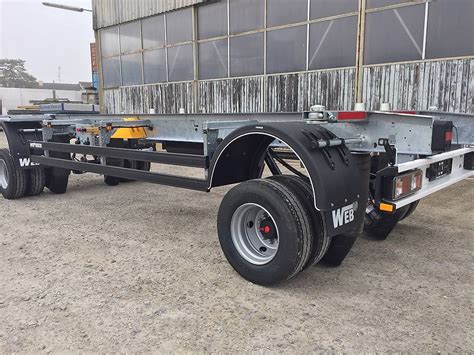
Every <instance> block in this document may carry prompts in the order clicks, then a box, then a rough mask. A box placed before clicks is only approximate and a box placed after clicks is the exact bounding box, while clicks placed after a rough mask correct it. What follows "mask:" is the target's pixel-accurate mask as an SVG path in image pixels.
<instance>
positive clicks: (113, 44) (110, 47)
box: [100, 27, 120, 57]
mask: <svg viewBox="0 0 474 355" xmlns="http://www.w3.org/2000/svg"><path fill="white" fill-rule="evenodd" d="M100 46H101V50H102V56H104V57H110V56H112V55H117V54H119V52H120V49H119V39H118V27H112V28H107V29H105V30H101V31H100Z"/></svg>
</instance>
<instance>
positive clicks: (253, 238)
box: [230, 203, 280, 265]
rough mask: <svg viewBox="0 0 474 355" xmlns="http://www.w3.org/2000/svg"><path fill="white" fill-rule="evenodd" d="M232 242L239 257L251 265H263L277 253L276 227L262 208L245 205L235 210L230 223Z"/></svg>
mask: <svg viewBox="0 0 474 355" xmlns="http://www.w3.org/2000/svg"><path fill="white" fill-rule="evenodd" d="M230 232H231V236H232V242H233V243H234V246H235V248H236V249H237V251H238V252H239V254H240V256H241V257H242V258H244V259H245V260H246V261H248V262H249V263H251V264H253V265H265V264H268V263H269V262H270V261H272V260H273V258H274V257H275V255H276V254H277V252H278V246H279V241H280V238H279V233H278V226H277V224H276V223H275V220H274V218H273V217H272V215H271V214H270V213H269V212H268V211H267V210H266V209H265V208H263V207H262V206H260V205H258V204H255V203H246V204H244V205H242V206H240V207H239V208H237V209H236V210H235V212H234V214H233V215H232V220H231V222H230Z"/></svg>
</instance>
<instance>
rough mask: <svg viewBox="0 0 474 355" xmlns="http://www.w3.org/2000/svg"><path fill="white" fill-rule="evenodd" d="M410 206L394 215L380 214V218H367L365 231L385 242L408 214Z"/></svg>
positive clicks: (400, 209)
mask: <svg viewBox="0 0 474 355" xmlns="http://www.w3.org/2000/svg"><path fill="white" fill-rule="evenodd" d="M409 208H410V205H408V206H404V207H402V208H399V209H398V210H396V211H395V212H394V213H392V214H389V213H384V212H379V216H378V217H379V218H376V219H373V218H371V217H370V216H368V215H366V216H365V224H364V230H365V232H366V233H367V235H368V236H369V237H371V238H374V239H377V240H385V239H387V237H388V236H389V234H390V233H391V232H392V231H393V229H394V228H395V226H396V225H397V223H398V222H399V221H400V220H401V219H402V218H403V217H404V216H405V215H406V214H407V212H408V209H409Z"/></svg>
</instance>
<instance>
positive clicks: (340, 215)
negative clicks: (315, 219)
mask: <svg viewBox="0 0 474 355" xmlns="http://www.w3.org/2000/svg"><path fill="white" fill-rule="evenodd" d="M354 212H355V210H354V204H350V205H348V206H345V207H341V208H338V209H337V210H334V211H332V223H333V225H334V228H339V227H341V226H343V225H345V224H348V223H351V222H353V221H354V218H355V217H354Z"/></svg>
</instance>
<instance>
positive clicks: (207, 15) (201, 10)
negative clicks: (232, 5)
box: [197, 0, 227, 39]
mask: <svg viewBox="0 0 474 355" xmlns="http://www.w3.org/2000/svg"><path fill="white" fill-rule="evenodd" d="M197 11H198V36H199V39H206V38H212V37H220V36H226V35H227V0H220V1H218V2H215V3H211V4H205V5H203V6H199V7H198V8H197Z"/></svg>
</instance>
